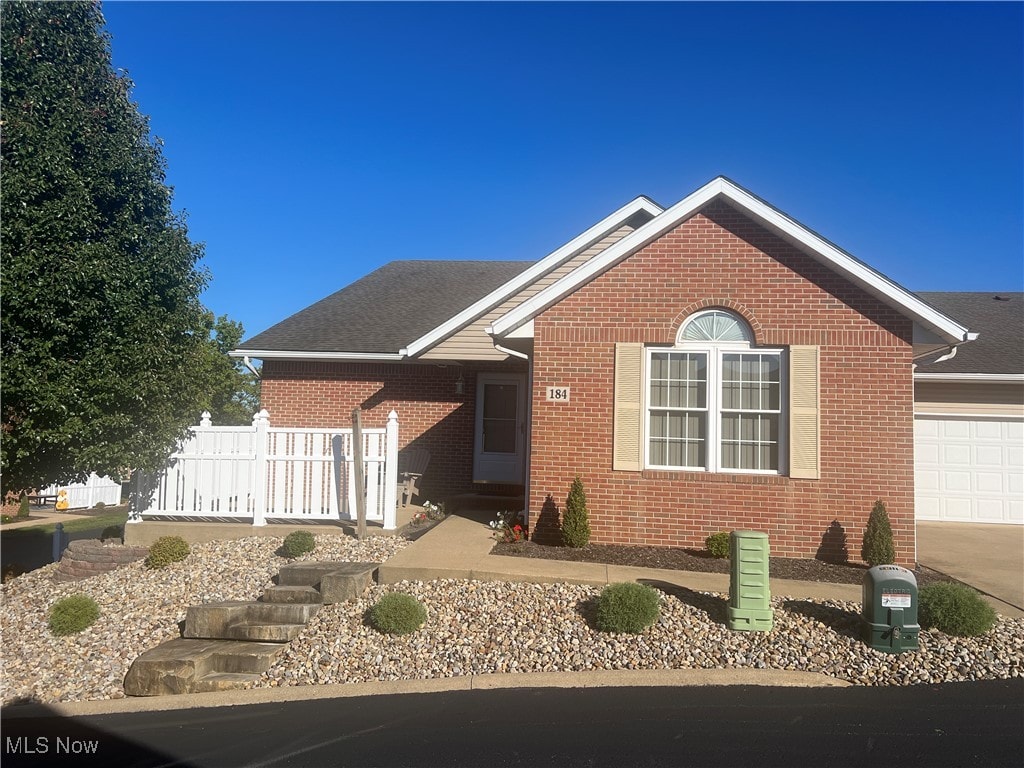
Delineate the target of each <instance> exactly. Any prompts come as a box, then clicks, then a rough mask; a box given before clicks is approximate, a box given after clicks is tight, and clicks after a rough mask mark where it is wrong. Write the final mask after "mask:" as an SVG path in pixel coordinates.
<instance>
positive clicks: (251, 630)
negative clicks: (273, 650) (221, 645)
mask: <svg viewBox="0 0 1024 768" xmlns="http://www.w3.org/2000/svg"><path fill="white" fill-rule="evenodd" d="M305 628H306V625H305V624H286V623H284V622H262V623H259V624H256V623H249V622H244V623H241V624H232V625H231V626H230V627H228V628H227V631H226V634H225V637H226V638H228V639H230V640H253V641H256V642H261V643H289V642H291V641H292V640H294V639H295V638H296V637H298V636H299V634H300V633H301V632H302V630H304V629H305Z"/></svg>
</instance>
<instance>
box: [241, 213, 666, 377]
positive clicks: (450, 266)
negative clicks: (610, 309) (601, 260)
mask: <svg viewBox="0 0 1024 768" xmlns="http://www.w3.org/2000/svg"><path fill="white" fill-rule="evenodd" d="M663 210H664V209H663V208H662V207H661V206H660V205H658V204H657V203H655V202H654V201H653V200H651V199H649V198H647V197H644V196H640V197H637V198H634V199H633V200H631V201H630V202H628V203H626V204H625V205H624V206H622V207H621V208H619V209H618V210H616V211H614V212H613V213H611V214H609V215H608V216H606V217H605V218H603V219H602V220H601V221H599V222H597V223H596V224H594V225H593V226H591V227H589V228H588V229H586V230H584V231H583V232H582V233H580V234H579V235H577V236H576V237H574V238H573V239H572V240H570V241H569V242H568V243H566V244H565V245H563V246H561V247H560V248H557V249H555V250H554V251H552V252H551V253H549V254H548V255H547V256H545V257H544V258H543V259H541V260H540V261H536V262H531V261H504V262H502V261H393V262H391V263H389V264H386V265H384V266H383V267H381V268H380V269H378V270H377V271H376V272H372V273H371V274H369V275H367V276H366V277H364V278H362V279H361V280H358V281H357V282H355V283H352V284H351V285H349V286H348V287H346V288H343V289H341V290H340V291H338V292H336V293H333V294H331V295H330V296H328V297H326V298H324V299H321V300H320V301H318V302H317V303H316V304H313V305H312V306H310V307H308V308H306V309H304V310H302V311H301V312H297V313H296V314H294V315H292V316H291V317H289V318H287V319H285V320H282V321H281V322H280V323H278V324H277V325H275V326H273V327H271V328H269V329H268V330H266V331H264V332H262V333H260V334H257V335H256V336H253V337H252V338H250V339H247V340H246V341H244V342H242V344H240V345H239V348H238V349H235V350H232V352H231V354H232V355H234V356H235V357H242V356H249V357H256V358H262V359H270V358H283V359H287V358H291V359H304V360H313V359H353V360H359V359H364V360H367V359H372V360H403V359H407V358H410V357H415V356H416V355H418V354H420V353H421V352H423V351H425V350H427V349H430V348H431V347H432V346H435V345H437V344H438V343H439V342H440V341H443V340H444V339H445V338H448V337H450V336H451V335H452V334H453V333H455V332H457V331H458V330H460V329H462V328H464V327H466V326H467V325H468V324H469V323H471V322H472V321H473V320H475V319H477V318H479V317H480V316H481V315H483V314H484V313H486V312H487V311H489V310H492V309H495V308H497V307H499V306H500V305H501V304H502V303H503V302H505V301H506V300H508V299H509V298H510V297H512V296H514V295H515V294H516V293H517V292H519V291H520V290H522V289H523V288H525V287H526V286H528V285H530V284H531V283H533V282H535V281H537V280H538V279H540V278H542V277H544V276H545V275H548V274H550V273H551V272H552V271H553V270H556V269H557V268H558V267H560V266H561V265H563V264H565V263H566V262H567V261H569V260H570V259H571V258H573V257H574V256H576V255H578V254H580V253H581V252H583V251H585V250H586V249H587V248H590V247H591V246H594V245H595V244H596V243H598V242H599V241H600V240H602V239H603V238H604V237H606V236H607V235H608V234H609V233H611V232H613V231H615V230H617V229H619V228H620V227H623V226H631V227H637V226H640V225H641V224H643V223H645V222H647V221H649V220H650V219H652V218H653V217H655V216H657V215H658V214H660V213H661V212H662V211H663Z"/></svg>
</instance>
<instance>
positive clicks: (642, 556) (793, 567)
mask: <svg viewBox="0 0 1024 768" xmlns="http://www.w3.org/2000/svg"><path fill="white" fill-rule="evenodd" d="M491 554H494V555H506V556H509V557H535V558H540V559H543V560H569V561H573V562H583V563H605V564H607V565H630V566H636V567H640V568H667V569H671V570H676V571H696V572H698V573H729V559H728V558H721V559H720V558H715V557H711V556H710V555H708V554H707V552H704V551H703V550H695V549H681V548H678V547H645V546H625V545H621V544H589V545H587V546H586V547H581V548H580V549H573V548H571V547H553V546H548V545H545V544H537V543H536V542H533V541H520V542H516V543H514V544H509V543H504V542H499V543H496V544H495V545H494V549H493V550H491ZM867 570H868V569H867V566H864V565H857V564H853V563H827V562H825V561H824V560H803V559H799V558H792V557H769V558H768V572H769V574H770V575H771V576H772V578H776V579H793V580H796V581H821V582H828V583H831V584H863V583H864V574H866V573H867ZM914 575H915V576H916V577H917V585H918V586H919V587H920V586H923V585H925V584H929V583H933V582H936V581H951V579H950V578H949V577H947V576H945V575H943V574H941V573H938V572H937V571H932V570H930V569H928V568H923V567H918V569H917V570H916V571H915V572H914Z"/></svg>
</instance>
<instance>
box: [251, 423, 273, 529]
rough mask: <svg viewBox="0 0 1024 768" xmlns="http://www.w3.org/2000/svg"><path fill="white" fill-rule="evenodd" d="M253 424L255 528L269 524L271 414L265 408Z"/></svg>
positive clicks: (253, 515)
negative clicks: (268, 477) (254, 431)
mask: <svg viewBox="0 0 1024 768" xmlns="http://www.w3.org/2000/svg"><path fill="white" fill-rule="evenodd" d="M252 426H253V428H254V429H255V430H256V437H255V438H254V440H255V443H256V445H255V446H253V447H254V448H255V449H256V450H255V454H256V463H255V466H254V467H253V472H252V475H253V483H252V485H253V488H252V491H253V494H254V497H255V498H254V499H253V507H252V524H253V527H254V528H255V527H257V526H261V525H266V524H267V519H266V514H267V494H268V493H269V489H268V488H267V451H268V448H269V446H268V445H267V443H268V438H269V433H268V429H269V427H270V414H269V413H267V410H266V409H265V408H264V409H263V410H262V411H260V412H259V413H257V414H256V415H255V416H253V417H252Z"/></svg>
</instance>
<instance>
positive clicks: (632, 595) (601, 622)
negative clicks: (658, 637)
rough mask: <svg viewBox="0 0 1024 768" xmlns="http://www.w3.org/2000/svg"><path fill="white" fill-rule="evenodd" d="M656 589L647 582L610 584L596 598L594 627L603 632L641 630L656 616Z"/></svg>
mask: <svg viewBox="0 0 1024 768" xmlns="http://www.w3.org/2000/svg"><path fill="white" fill-rule="evenodd" d="M660 612H661V601H660V599H659V598H658V592H657V591H656V590H655V589H654V588H653V587H649V586H647V585H646V584H637V583H635V582H622V583H619V584H609V585H608V586H607V587H605V588H604V590H603V591H602V592H601V596H600V597H599V598H598V600H597V622H596V623H597V628H598V629H599V630H601V631H602V632H631V633H633V634H638V633H640V632H643V631H644V630H645V629H647V627H649V626H651V624H653V623H654V622H655V621H657V620H658V616H659V614H660Z"/></svg>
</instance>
